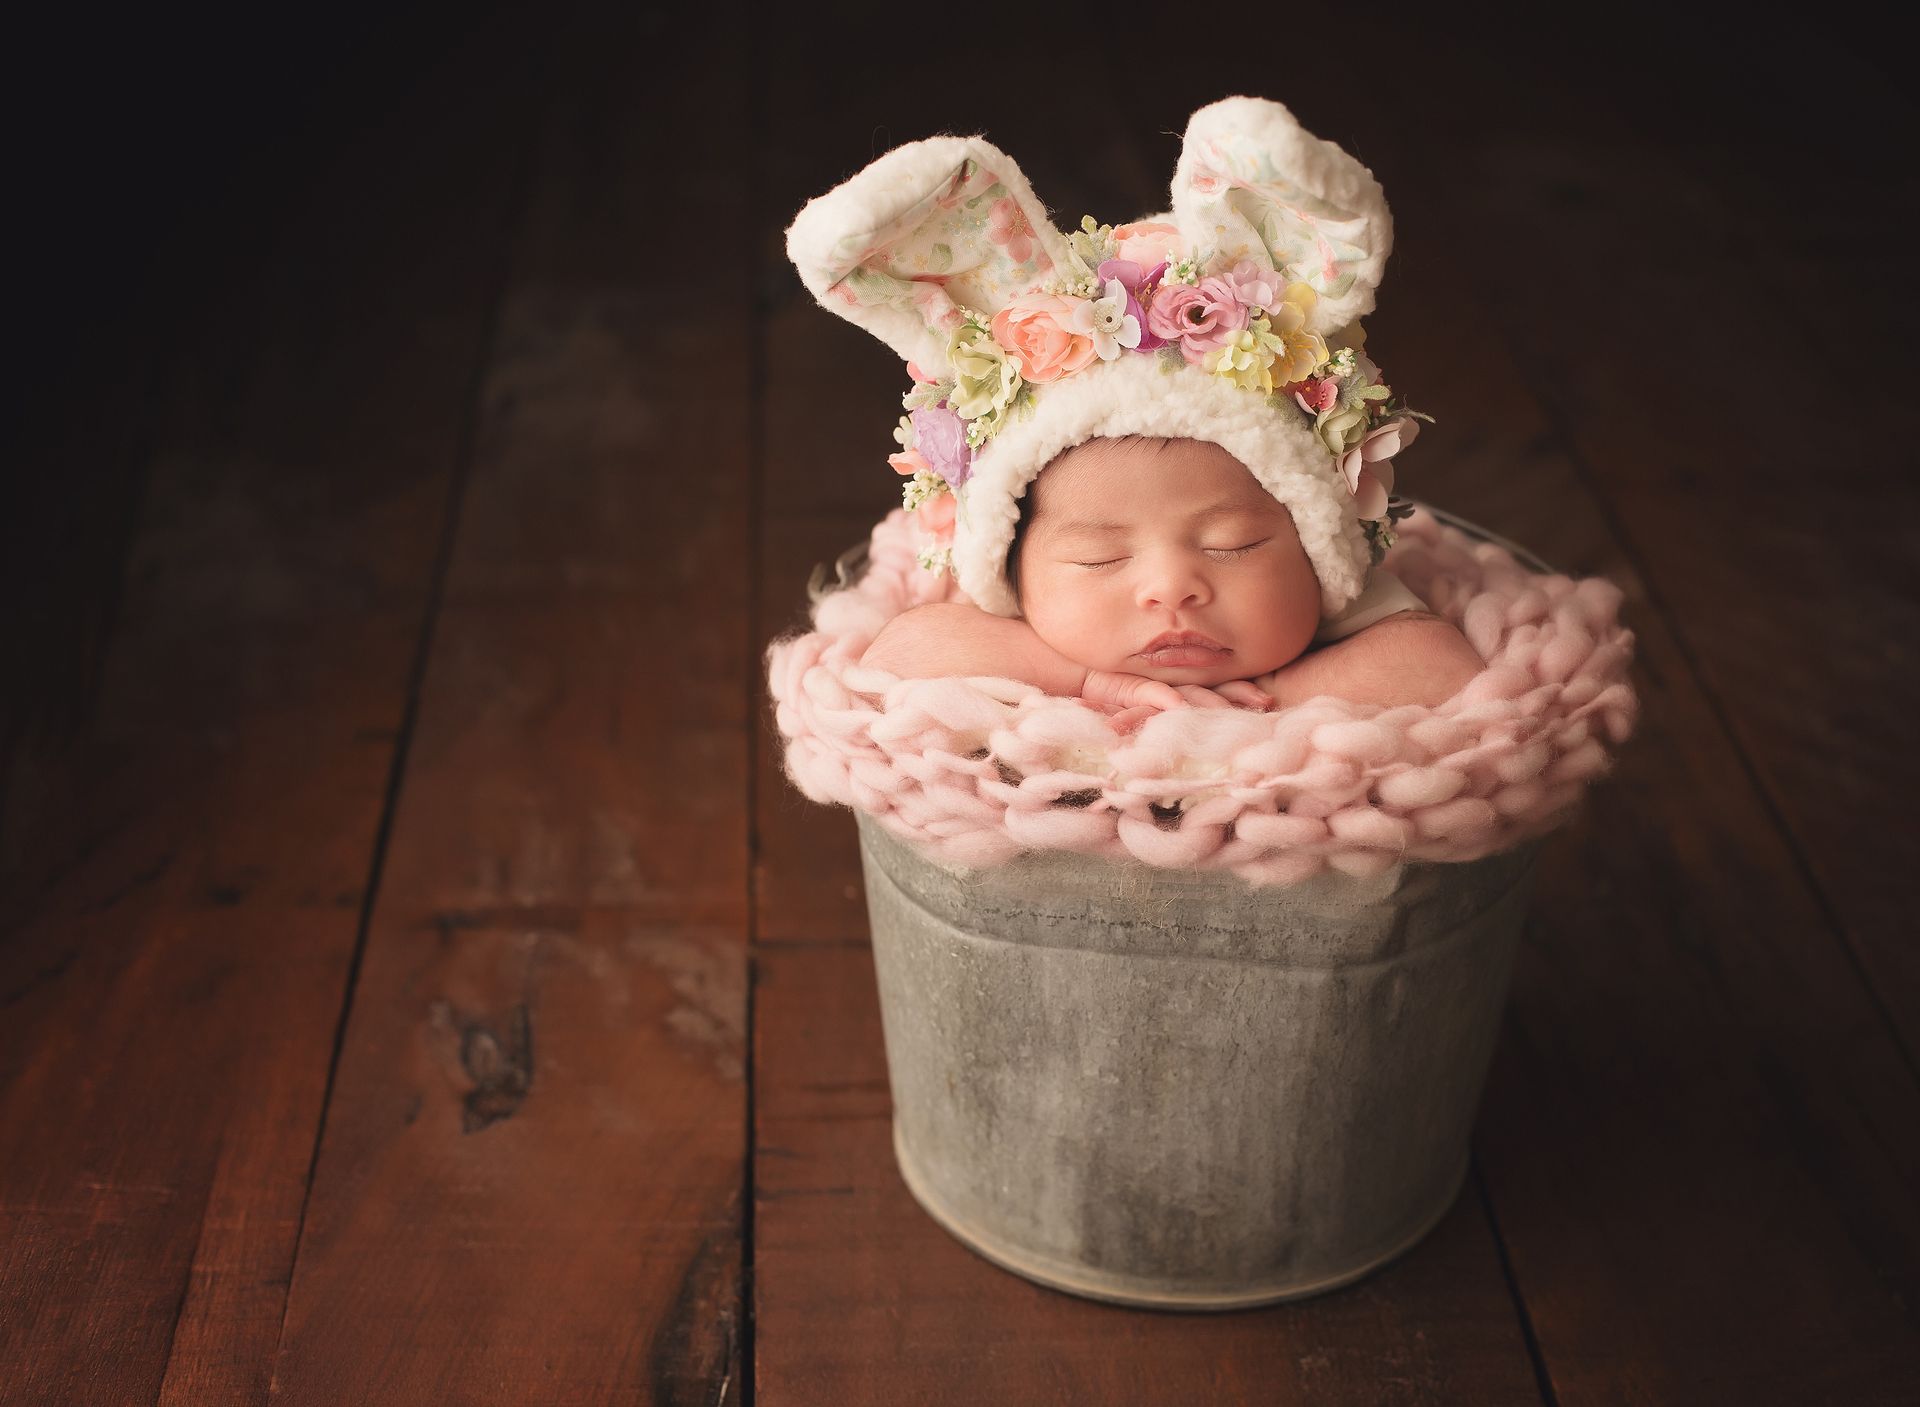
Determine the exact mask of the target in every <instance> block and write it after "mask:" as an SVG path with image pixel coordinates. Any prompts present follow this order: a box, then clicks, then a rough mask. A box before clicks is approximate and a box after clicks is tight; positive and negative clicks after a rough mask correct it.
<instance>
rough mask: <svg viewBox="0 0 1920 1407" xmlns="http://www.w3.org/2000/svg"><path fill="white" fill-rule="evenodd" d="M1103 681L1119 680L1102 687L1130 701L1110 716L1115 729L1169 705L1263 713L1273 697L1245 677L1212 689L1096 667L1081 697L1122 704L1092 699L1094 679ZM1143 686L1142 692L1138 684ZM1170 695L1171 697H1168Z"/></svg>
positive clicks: (1137, 723)
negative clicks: (1102, 670)
mask: <svg viewBox="0 0 1920 1407" xmlns="http://www.w3.org/2000/svg"><path fill="white" fill-rule="evenodd" d="M1096 677H1098V678H1099V679H1101V680H1103V681H1121V682H1120V684H1119V685H1118V686H1115V685H1113V684H1110V683H1103V685H1102V687H1103V688H1104V689H1107V690H1109V691H1110V695H1111V694H1112V693H1121V692H1124V693H1129V694H1132V695H1133V698H1132V699H1131V701H1129V702H1126V703H1124V704H1123V705H1122V707H1121V709H1120V712H1118V713H1116V714H1115V715H1114V716H1113V726H1114V729H1115V731H1116V732H1121V733H1131V732H1132V731H1133V730H1134V729H1135V728H1138V727H1139V726H1140V725H1141V724H1142V723H1144V722H1146V721H1147V719H1149V718H1151V717H1153V715H1154V714H1156V713H1159V712H1161V711H1162V710H1164V709H1168V708H1250V709H1252V710H1254V711H1255V712H1256V713H1264V712H1266V711H1267V710H1268V709H1270V708H1272V707H1273V698H1272V696H1270V695H1269V694H1268V693H1267V692H1266V691H1265V690H1264V689H1262V688H1261V687H1260V686H1259V685H1258V684H1255V683H1253V682H1252V681H1251V680H1247V679H1234V680H1229V681H1228V682H1227V683H1225V684H1217V685H1215V686H1214V687H1213V688H1211V689H1209V688H1205V687H1203V686H1202V685H1199V684H1180V685H1173V684H1162V683H1159V682H1158V681H1156V680H1152V679H1143V678H1141V677H1140V676H1139V675H1137V674H1105V673H1102V672H1101V671H1099V670H1095V671H1093V672H1092V673H1091V674H1089V675H1088V676H1087V680H1088V691H1087V692H1086V693H1084V694H1083V697H1085V698H1088V699H1093V700H1094V702H1113V703H1121V700H1119V699H1117V698H1114V697H1111V696H1110V697H1109V698H1107V699H1095V698H1094V695H1093V693H1092V692H1091V687H1092V685H1093V682H1094V680H1095V678H1096ZM1142 685H1144V686H1146V690H1147V691H1150V692H1145V691H1142V690H1141V686H1142ZM1169 696H1171V697H1169Z"/></svg>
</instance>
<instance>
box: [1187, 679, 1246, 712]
mask: <svg viewBox="0 0 1920 1407" xmlns="http://www.w3.org/2000/svg"><path fill="white" fill-rule="evenodd" d="M1223 692H1224V691H1223V690H1215V689H1209V688H1207V687H1206V686H1205V685H1201V684H1182V685H1181V686H1180V697H1181V698H1183V699H1185V700H1186V701H1187V702H1188V703H1189V704H1191V705H1192V706H1193V707H1195V708H1232V707H1233V702H1232V701H1231V700H1230V699H1224V698H1222V697H1221V694H1222V693H1223Z"/></svg>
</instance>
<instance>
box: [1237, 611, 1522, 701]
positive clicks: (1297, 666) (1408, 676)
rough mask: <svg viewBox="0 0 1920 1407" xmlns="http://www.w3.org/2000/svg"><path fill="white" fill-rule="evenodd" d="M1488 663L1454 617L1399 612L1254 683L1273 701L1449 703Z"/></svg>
mask: <svg viewBox="0 0 1920 1407" xmlns="http://www.w3.org/2000/svg"><path fill="white" fill-rule="evenodd" d="M1484 668H1486V663H1485V661H1483V660H1482V659H1481V658H1480V656H1479V655H1478V654H1477V653H1476V652H1475V651H1474V648H1473V646H1471V645H1469V644H1468V643H1467V637H1466V636H1464V635H1462V634H1461V633H1460V632H1459V631H1458V630H1456V629H1455V628H1454V627H1453V626H1452V625H1451V624H1450V623H1448V622H1447V621H1444V620H1442V619H1441V618H1440V617H1439V616H1436V615H1434V614H1432V613H1431V612H1428V611H1401V612H1399V613H1398V614H1397V615H1391V616H1388V617H1387V618H1386V619H1385V620H1383V621H1380V622H1378V623H1377V624H1374V625H1370V626H1368V627H1367V628H1366V629H1365V630H1362V631H1361V632H1359V633H1358V634H1357V635H1350V636H1348V637H1347V638H1346V639H1344V640H1336V641H1335V642H1334V643H1333V644H1331V645H1327V646H1324V647H1322V648H1321V649H1318V650H1315V651H1313V652H1312V653H1310V654H1305V655H1302V656H1300V658H1299V659H1297V660H1295V661H1293V663H1291V664H1288V665H1283V666H1281V667H1280V668H1279V669H1276V670H1275V671H1274V672H1273V673H1271V674H1266V675H1262V676H1261V677H1260V678H1259V679H1257V680H1255V681H1254V682H1255V683H1256V684H1258V685H1259V686H1260V687H1261V688H1262V689H1265V690H1266V691H1267V692H1268V693H1269V694H1271V695H1273V701H1274V704H1275V706H1276V707H1279V708H1287V707H1289V706H1290V705H1293V704H1297V703H1304V702H1306V701H1307V700H1308V699H1311V698H1316V697H1318V696H1319V695H1322V694H1331V695H1333V696H1334V697H1335V698H1340V699H1347V700H1350V701H1351V702H1353V703H1363V704H1380V705H1382V706H1383V707H1387V708H1393V707H1397V706H1398V705H1400V704H1424V705H1426V706H1428V707H1432V706H1434V705H1435V704H1441V703H1445V702H1446V701H1447V700H1448V699H1450V698H1452V697H1453V696H1454V695H1455V694H1457V693H1459V692H1460V690H1461V689H1462V688H1464V687H1465V686H1466V684H1467V682H1468V681H1469V680H1470V679H1472V678H1473V677H1474V675H1476V674H1478V673H1479V672H1480V671H1481V670H1482V669H1484Z"/></svg>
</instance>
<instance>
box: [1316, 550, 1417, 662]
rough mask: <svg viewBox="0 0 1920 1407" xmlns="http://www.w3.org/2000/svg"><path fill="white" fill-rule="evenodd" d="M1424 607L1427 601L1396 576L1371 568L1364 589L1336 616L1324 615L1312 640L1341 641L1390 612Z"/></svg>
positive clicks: (1415, 609)
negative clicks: (1370, 573)
mask: <svg viewBox="0 0 1920 1407" xmlns="http://www.w3.org/2000/svg"><path fill="white" fill-rule="evenodd" d="M1426 609H1427V603H1426V602H1425V601H1422V600H1421V599H1420V598H1419V597H1418V596H1416V595H1414V594H1413V593H1412V592H1411V591H1409V590H1408V589H1407V587H1406V583H1404V582H1402V581H1401V580H1400V578H1399V577H1397V576H1395V575H1394V574H1393V573H1392V572H1389V571H1384V570H1382V569H1381V568H1379V567H1375V568H1374V570H1373V575H1372V576H1371V577H1370V578H1369V579H1368V581H1367V589H1366V590H1365V591H1363V592H1361V593H1360V594H1359V595H1358V596H1356V597H1354V599H1353V600H1352V602H1351V603H1349V604H1348V606H1347V608H1346V609H1345V610H1343V611H1341V612H1340V614H1339V615H1337V616H1328V617H1326V618H1325V619H1323V620H1322V621H1321V622H1320V628H1319V629H1318V630H1316V631H1314V632H1313V643H1314V644H1316V645H1324V644H1326V643H1327V642H1328V641H1331V640H1343V639H1345V638H1346V637H1347V636H1349V635H1354V634H1358V633H1359V632H1360V631H1362V630H1365V629H1366V628H1367V627H1368V626H1370V625H1373V624H1375V623H1377V622H1379V621H1383V620H1385V619H1386V618H1387V617H1388V616H1390V615H1396V614H1398V613H1399V612H1401V611H1424V610H1426Z"/></svg>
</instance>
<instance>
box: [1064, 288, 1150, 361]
mask: <svg viewBox="0 0 1920 1407" xmlns="http://www.w3.org/2000/svg"><path fill="white" fill-rule="evenodd" d="M1103 291H1104V294H1105V296H1104V297H1100V298H1090V299H1088V300H1086V301H1085V302H1083V303H1081V304H1080V305H1079V306H1078V307H1076V308H1075V309H1074V310H1073V316H1072V318H1070V319H1069V321H1068V329H1067V330H1068V331H1070V332H1077V333H1080V334H1081V335H1082V336H1084V337H1090V338H1092V339H1093V350H1094V351H1095V352H1097V353H1098V354H1099V356H1100V360H1101V361H1103V362H1110V361H1112V360H1113V359H1114V358H1115V357H1117V356H1119V355H1120V353H1121V352H1122V351H1123V350H1130V349H1132V348H1134V347H1138V346H1139V345H1140V319H1139V318H1137V317H1135V316H1134V315H1133V314H1132V313H1129V312H1128V311H1127V286H1126V285H1125V284H1123V283H1122V282H1120V280H1119V279H1117V278H1110V279H1108V280H1107V286H1106V288H1105V289H1104V290H1103Z"/></svg>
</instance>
